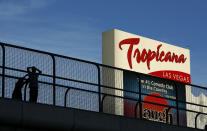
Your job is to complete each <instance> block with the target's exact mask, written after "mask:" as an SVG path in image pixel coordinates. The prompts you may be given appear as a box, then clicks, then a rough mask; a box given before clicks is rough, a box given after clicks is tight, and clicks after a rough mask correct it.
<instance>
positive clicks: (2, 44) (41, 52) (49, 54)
mask: <svg viewBox="0 0 207 131" xmlns="http://www.w3.org/2000/svg"><path fill="white" fill-rule="evenodd" d="M0 46H1V47H2V65H0V68H2V74H0V76H2V85H1V86H2V97H3V98H4V96H5V78H6V77H11V78H15V79H16V78H18V77H15V76H9V75H6V74H5V70H14V71H18V72H26V71H25V70H21V69H14V68H11V67H6V48H5V47H11V48H17V49H22V50H27V51H31V52H37V53H40V54H45V55H48V56H50V57H51V58H52V61H53V62H52V66H53V70H52V74H51V75H50V74H41V75H42V76H46V77H50V78H53V82H52V83H49V82H44V81H38V82H39V83H43V84H48V85H51V86H52V87H53V105H56V87H57V86H60V87H63V88H66V89H67V90H66V92H65V95H64V106H65V107H66V104H67V95H68V92H69V90H70V89H74V90H80V91H86V92H91V93H96V94H98V96H99V100H98V102H99V112H103V102H104V100H105V98H106V97H107V96H111V97H116V98H117V97H118V98H121V99H128V100H132V101H135V102H136V105H135V108H134V112H135V114H134V115H135V118H136V117H137V108H138V106H139V108H140V109H139V111H140V112H139V113H140V118H142V109H141V108H142V103H143V102H144V103H150V104H155V105H160V106H164V107H168V109H167V115H168V113H169V110H170V109H171V108H175V109H176V110H177V124H178V125H179V111H180V110H184V111H190V112H194V113H197V115H196V117H195V127H196V128H197V118H198V116H199V115H200V114H204V115H207V114H206V113H202V112H197V111H194V110H187V109H185V108H180V107H179V106H178V103H185V104H190V105H195V106H200V107H205V108H207V106H206V105H201V104H196V103H191V102H186V101H182V100H179V99H178V94H177V93H178V91H177V83H179V84H185V85H188V86H193V87H196V88H200V89H204V90H207V88H205V87H201V86H197V85H193V84H187V83H182V82H177V81H175V80H169V79H164V78H160V77H157V76H151V75H147V74H143V73H137V72H134V71H130V70H126V69H121V68H117V67H112V66H108V65H103V64H99V63H95V62H90V61H86V60H81V59H76V58H72V57H67V56H63V55H58V54H54V53H49V52H45V51H39V50H35V49H30V48H25V47H20V46H15V45H10V44H7V43H2V42H0ZM56 57H60V58H64V59H68V60H74V61H78V62H82V63H86V64H91V65H93V66H94V67H97V73H98V78H97V79H98V80H97V83H92V82H87V81H81V80H74V79H69V78H64V77H60V76H56V61H55V58H56ZM101 67H102V68H110V69H114V70H119V71H127V72H132V73H135V74H136V75H137V77H138V78H139V80H140V81H139V92H135V91H129V90H125V89H120V88H117V87H111V86H107V85H102V84H101V70H100V68H101ZM142 77H148V78H153V79H158V80H161V81H165V82H166V83H172V84H173V87H174V88H175V89H176V96H177V97H176V99H172V98H166V97H159V96H154V95H149V94H146V93H142V91H141V78H142ZM56 79H61V80H68V81H72V82H77V83H82V84H88V85H93V86H97V87H98V91H92V90H86V89H81V88H76V87H70V86H65V85H61V84H57V83H56ZM102 88H107V89H113V90H116V91H122V92H128V93H133V94H138V95H139V99H134V98H130V97H122V96H117V95H112V94H107V93H103V92H101V89H102ZM26 90H27V87H26V86H25V88H24V101H26ZM101 95H103V97H102V100H101ZM143 95H148V96H152V97H156V98H161V99H167V100H170V101H175V102H176V106H168V105H163V104H158V103H153V102H148V101H143V100H142V99H141V97H142V96H143ZM167 122H168V116H167V117H166V123H167Z"/></svg>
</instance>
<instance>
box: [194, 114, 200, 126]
mask: <svg viewBox="0 0 207 131" xmlns="http://www.w3.org/2000/svg"><path fill="white" fill-rule="evenodd" d="M200 114H201V112H199V113H198V114H197V115H196V117H195V128H196V129H197V119H198V116H199V115H200Z"/></svg>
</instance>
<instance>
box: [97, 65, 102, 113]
mask: <svg viewBox="0 0 207 131" xmlns="http://www.w3.org/2000/svg"><path fill="white" fill-rule="evenodd" d="M96 67H97V69H98V105H99V112H102V105H101V71H100V67H99V65H98V64H96Z"/></svg>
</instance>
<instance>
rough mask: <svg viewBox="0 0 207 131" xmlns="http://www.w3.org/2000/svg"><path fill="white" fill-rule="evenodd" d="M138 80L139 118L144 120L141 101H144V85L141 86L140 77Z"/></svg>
mask: <svg viewBox="0 0 207 131" xmlns="http://www.w3.org/2000/svg"><path fill="white" fill-rule="evenodd" d="M138 78H139V118H140V119H142V103H141V102H142V100H141V99H142V94H141V93H142V89H141V88H142V87H141V86H142V85H141V78H140V76H139V77H138Z"/></svg>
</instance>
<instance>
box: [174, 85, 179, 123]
mask: <svg viewBox="0 0 207 131" xmlns="http://www.w3.org/2000/svg"><path fill="white" fill-rule="evenodd" d="M174 85H175V91H176V110H177V125H178V126H179V125H180V121H179V107H178V106H179V105H178V87H177V84H176V83H175V82H174Z"/></svg>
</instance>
